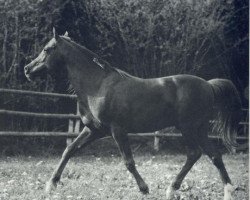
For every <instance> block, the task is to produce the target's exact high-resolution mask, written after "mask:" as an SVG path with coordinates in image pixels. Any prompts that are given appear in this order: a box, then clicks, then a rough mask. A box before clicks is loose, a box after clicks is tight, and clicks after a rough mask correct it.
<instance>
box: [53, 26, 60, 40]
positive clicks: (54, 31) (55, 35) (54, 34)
mask: <svg viewBox="0 0 250 200" xmlns="http://www.w3.org/2000/svg"><path fill="white" fill-rule="evenodd" d="M53 37H54V38H55V39H56V40H57V39H58V37H59V36H58V33H57V32H56V29H55V27H53Z"/></svg>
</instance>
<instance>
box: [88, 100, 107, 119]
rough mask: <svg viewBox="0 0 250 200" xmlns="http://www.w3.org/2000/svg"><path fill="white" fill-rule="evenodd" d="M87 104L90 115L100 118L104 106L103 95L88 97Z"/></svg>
mask: <svg viewBox="0 0 250 200" xmlns="http://www.w3.org/2000/svg"><path fill="white" fill-rule="evenodd" d="M88 105H89V109H90V111H91V113H92V115H93V116H94V117H95V118H96V119H98V120H101V118H102V117H101V116H102V114H103V112H104V107H105V97H88Z"/></svg>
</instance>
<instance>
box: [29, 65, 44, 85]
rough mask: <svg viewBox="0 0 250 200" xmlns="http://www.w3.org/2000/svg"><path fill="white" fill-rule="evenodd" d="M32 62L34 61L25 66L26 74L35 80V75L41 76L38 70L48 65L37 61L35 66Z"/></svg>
mask: <svg viewBox="0 0 250 200" xmlns="http://www.w3.org/2000/svg"><path fill="white" fill-rule="evenodd" d="M31 64H32V63H30V64H28V65H26V66H25V67H24V74H25V76H26V78H27V79H28V80H29V81H33V79H34V77H35V76H39V75H38V72H40V71H41V70H42V69H44V68H46V65H45V64H44V63H36V65H35V66H33V65H32V66H31Z"/></svg>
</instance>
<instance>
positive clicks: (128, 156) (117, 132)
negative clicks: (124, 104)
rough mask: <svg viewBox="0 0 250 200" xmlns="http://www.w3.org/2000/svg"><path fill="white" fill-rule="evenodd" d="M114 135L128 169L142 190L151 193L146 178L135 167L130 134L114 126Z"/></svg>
mask: <svg viewBox="0 0 250 200" xmlns="http://www.w3.org/2000/svg"><path fill="white" fill-rule="evenodd" d="M112 135H113V138H114V139H115V141H116V143H117V145H118V148H119V150H120V153H121V155H122V157H123V159H124V161H125V165H126V167H127V169H128V170H129V172H130V173H132V174H133V176H134V177H135V180H136V182H137V185H138V187H139V189H140V191H141V192H142V193H143V194H147V193H149V189H148V186H147V184H146V183H145V182H144V180H143V179H142V177H141V176H140V174H139V173H138V171H137V169H136V167H135V161H134V159H133V155H132V152H131V148H130V145H129V140H128V136H127V134H126V132H125V131H124V130H123V129H121V128H120V127H112Z"/></svg>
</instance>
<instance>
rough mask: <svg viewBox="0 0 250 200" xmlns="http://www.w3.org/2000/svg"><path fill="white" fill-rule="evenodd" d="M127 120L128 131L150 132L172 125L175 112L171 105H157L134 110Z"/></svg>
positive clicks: (174, 119)
mask: <svg viewBox="0 0 250 200" xmlns="http://www.w3.org/2000/svg"><path fill="white" fill-rule="evenodd" d="M130 117H131V119H130V120H129V122H130V123H129V124H128V127H127V129H128V130H129V131H130V132H151V131H157V130H160V129H163V128H166V127H169V126H174V125H175V121H176V112H175V110H174V108H173V107H172V106H170V105H169V106H167V105H158V107H157V108H156V106H152V105H151V106H150V107H148V108H144V109H143V110H141V111H137V112H136V111H135V112H134V113H133V114H132V115H131V116H130Z"/></svg>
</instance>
